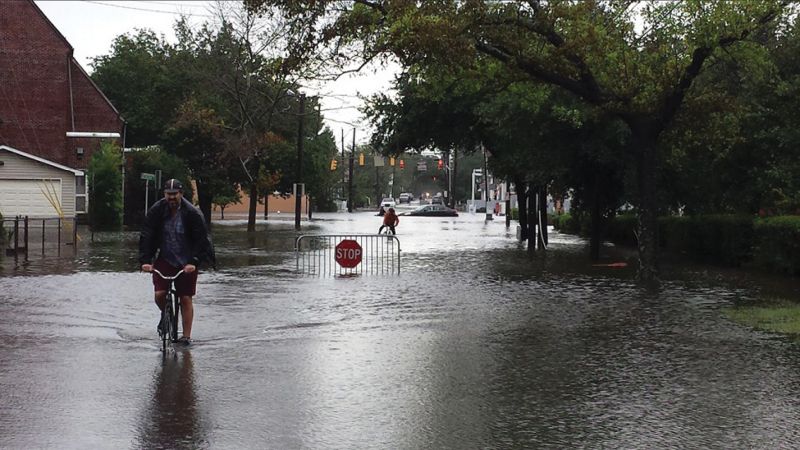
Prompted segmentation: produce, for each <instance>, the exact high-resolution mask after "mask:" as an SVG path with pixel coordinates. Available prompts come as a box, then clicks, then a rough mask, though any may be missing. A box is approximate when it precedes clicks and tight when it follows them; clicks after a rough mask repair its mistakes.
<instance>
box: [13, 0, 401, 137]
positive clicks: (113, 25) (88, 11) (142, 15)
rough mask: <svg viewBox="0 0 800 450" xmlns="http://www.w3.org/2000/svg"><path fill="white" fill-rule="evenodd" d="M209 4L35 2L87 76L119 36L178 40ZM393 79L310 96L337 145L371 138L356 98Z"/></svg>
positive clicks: (383, 76)
mask: <svg viewBox="0 0 800 450" xmlns="http://www.w3.org/2000/svg"><path fill="white" fill-rule="evenodd" d="M0 2H2V0H0ZM208 3H209V2H206V1H199V0H195V1H170V0H140V1H134V0H126V1H116V0H86V1H64V0H36V4H37V5H38V6H39V8H41V10H42V11H43V12H44V13H45V14H46V15H47V17H48V18H49V19H50V21H51V22H53V24H54V25H55V26H56V28H58V30H59V31H60V32H61V34H63V35H64V37H66V38H67V40H68V41H69V43H70V44H71V45H72V47H73V48H74V50H75V53H74V55H75V59H77V60H78V62H79V63H81V64H82V65H83V67H84V68H85V69H86V71H87V72H91V67H90V66H89V62H90V61H91V60H92V58H93V57H95V56H99V55H105V54H108V53H109V52H110V49H111V43H112V41H113V40H114V38H115V37H117V36H118V35H120V34H126V33H131V32H133V31H134V30H135V29H141V28H149V29H151V30H153V31H155V32H156V33H159V34H163V35H164V36H165V37H166V38H167V40H168V41H171V42H174V39H175V35H174V33H173V31H172V25H173V24H174V22H175V20H176V19H177V18H178V16H179V15H180V14H184V15H187V16H188V17H189V18H190V21H191V23H193V24H199V23H202V22H203V21H205V20H210V19H211V13H210V11H209V5H208ZM392 76H393V75H392V71H389V70H380V71H377V72H376V71H367V72H365V73H363V74H361V75H359V76H350V77H347V78H342V79H339V80H338V81H336V82H334V83H328V84H326V85H324V86H322V87H321V89H320V91H309V92H308V93H309V94H310V95H312V94H321V95H322V96H323V97H322V108H323V115H324V116H325V118H326V123H327V124H328V126H329V127H330V128H331V129H332V130H333V131H334V134H335V135H336V138H337V142H338V141H339V140H340V139H341V130H342V129H345V136H346V141H347V142H352V129H353V125H356V129H357V131H356V140H357V141H358V142H365V141H366V140H367V138H368V135H367V134H368V130H367V129H366V128H365V125H364V123H363V120H362V118H361V115H360V113H359V112H358V110H357V107H358V106H359V105H360V104H361V102H360V101H359V100H358V99H357V98H356V97H357V95H358V94H362V95H368V94H372V93H375V92H379V91H386V90H387V89H388V88H389V86H390V82H391V79H392Z"/></svg>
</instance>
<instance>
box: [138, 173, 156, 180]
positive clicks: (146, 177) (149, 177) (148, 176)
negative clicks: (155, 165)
mask: <svg viewBox="0 0 800 450" xmlns="http://www.w3.org/2000/svg"><path fill="white" fill-rule="evenodd" d="M141 178H142V179H143V180H146V181H156V174H154V173H142V176H141Z"/></svg>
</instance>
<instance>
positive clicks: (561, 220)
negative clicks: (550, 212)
mask: <svg viewBox="0 0 800 450" xmlns="http://www.w3.org/2000/svg"><path fill="white" fill-rule="evenodd" d="M552 220H553V228H555V229H556V230H558V231H560V232H561V233H568V234H579V233H580V230H581V221H580V220H579V219H578V218H577V217H574V216H573V215H572V214H569V213H566V214H561V215H559V216H553V219H552Z"/></svg>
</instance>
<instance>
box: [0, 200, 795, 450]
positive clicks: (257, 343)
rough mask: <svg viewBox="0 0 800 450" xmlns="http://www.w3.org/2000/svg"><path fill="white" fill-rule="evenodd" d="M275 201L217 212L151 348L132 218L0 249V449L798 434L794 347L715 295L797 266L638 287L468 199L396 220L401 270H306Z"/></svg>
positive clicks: (364, 226)
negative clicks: (187, 293) (487, 216)
mask: <svg viewBox="0 0 800 450" xmlns="http://www.w3.org/2000/svg"><path fill="white" fill-rule="evenodd" d="M285 216H286V215H284V216H283V217H279V216H273V218H272V219H271V220H270V221H268V222H266V223H265V222H263V221H261V222H260V223H259V225H258V231H257V232H256V233H250V234H248V233H246V232H244V231H243V230H244V223H243V222H242V221H227V222H224V223H222V222H217V223H215V225H214V230H213V232H214V238H215V243H216V246H217V253H218V258H219V267H218V270H217V271H210V272H204V273H202V274H201V276H200V281H199V286H198V295H197V297H196V300H195V305H196V306H195V325H194V333H193V334H194V339H195V343H194V345H192V346H191V347H190V348H188V349H179V350H177V351H175V352H172V353H170V354H168V355H167V357H166V358H165V357H163V356H162V353H161V351H160V346H159V342H158V340H157V336H156V330H155V328H156V323H157V314H156V310H155V306H154V305H153V304H152V298H151V291H152V287H151V284H150V281H149V278H148V276H147V275H145V274H142V273H138V272H136V271H135V268H136V266H137V264H136V250H135V248H136V240H137V234H136V233H117V234H96V235H95V236H94V242H91V241H90V239H89V235H87V234H86V233H85V232H83V233H82V238H83V240H82V242H81V243H80V245H79V246H78V248H77V249H76V251H75V254H74V255H73V254H72V252H69V251H65V252H63V253H62V256H61V257H56V256H53V255H47V256H45V257H41V256H39V255H32V256H31V258H30V260H29V261H28V262H27V263H25V264H22V263H21V262H17V263H15V262H14V261H13V259H11V258H5V259H3V260H0V405H2V407H0V448H14V449H17V448H18V449H31V448H91V447H94V448H292V449H294V448H315V449H316V448H326V449H327V448H342V449H353V448H359V449H363V448H375V449H419V448H430V449H440V448H454V449H466V448H542V447H544V448H675V447H684V448H685V447H691V448H697V447H702V448H776V447H778V448H787V447H796V446H797V445H798V444H797V442H798V441H799V440H800V431H798V430H799V429H800V428H798V427H797V424H798V419H800V356H799V355H800V352H798V346H797V344H795V343H793V342H792V341H790V340H788V339H785V338H781V337H778V336H774V335H769V334H764V333H759V332H756V331H753V330H750V329H747V328H745V327H742V326H739V325H737V324H734V323H732V322H730V321H729V320H727V319H725V318H724V317H723V315H722V314H721V312H720V310H721V309H722V308H723V307H726V306H730V305H732V304H735V303H737V302H750V301H756V300H758V299H759V298H763V297H765V296H767V297H774V296H785V297H791V296H796V294H797V292H798V287H797V284H796V282H794V281H792V280H782V279H776V278H770V277H767V276H760V275H753V274H747V273H744V272H737V271H725V270H717V269H710V268H707V267H702V266H696V267H692V266H686V265H681V266H679V267H667V268H666V270H665V279H666V280H665V282H664V285H663V287H662V288H661V289H660V290H659V291H658V292H652V291H646V290H643V289H640V288H639V287H637V285H636V284H635V283H634V282H633V272H632V270H633V269H632V268H627V269H610V268H603V267H593V266H592V265H591V264H590V263H589V262H588V261H587V260H586V246H585V242H583V241H582V240H579V239H576V238H574V237H571V236H565V235H559V234H553V235H551V243H550V249H549V250H548V252H547V254H546V255H542V254H537V255H534V256H533V257H532V258H530V257H529V256H528V255H527V254H526V252H525V251H524V250H521V249H520V247H519V245H518V244H517V243H516V241H515V239H514V234H515V231H514V229H513V228H512V229H511V230H507V229H506V228H505V223H504V220H502V219H501V220H495V221H492V222H488V223H485V222H484V220H483V215H481V214H478V215H469V214H463V215H462V216H460V217H457V218H422V217H401V224H400V226H399V227H398V237H399V239H400V243H401V247H402V272H401V274H400V275H382V276H374V275H373V276H361V277H347V278H344V277H340V278H332V277H307V276H302V275H299V274H297V273H295V270H294V269H295V264H294V261H295V260H294V253H293V244H294V239H295V237H296V236H297V234H296V233H295V231H294V229H293V222H292V221H291V218H289V217H285ZM287 219H288V220H287ZM315 219H316V220H314V221H313V222H311V223H309V222H305V221H304V223H303V227H304V228H303V233H312V234H316V233H371V232H374V231H377V227H378V226H379V224H380V219H379V218H377V217H375V216H373V215H372V213H354V214H317V215H315ZM605 251H606V254H608V255H609V257H610V258H611V259H609V261H618V260H621V259H624V258H627V257H630V256H631V255H630V253H625V252H621V251H618V250H616V249H613V248H606V249H605Z"/></svg>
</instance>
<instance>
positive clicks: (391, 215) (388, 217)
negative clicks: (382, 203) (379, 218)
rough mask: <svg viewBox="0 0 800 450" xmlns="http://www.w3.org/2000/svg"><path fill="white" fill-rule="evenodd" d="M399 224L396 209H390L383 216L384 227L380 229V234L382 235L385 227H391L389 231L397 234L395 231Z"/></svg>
mask: <svg viewBox="0 0 800 450" xmlns="http://www.w3.org/2000/svg"><path fill="white" fill-rule="evenodd" d="M399 223H400V218H399V217H397V214H396V213H395V212H394V208H389V210H388V211H386V214H384V215H383V225H381V227H380V228H378V234H381V232H382V231H383V228H384V227H389V229H390V230H392V234H397V233H396V232H395V231H394V227H396V226H397V225H398V224H399Z"/></svg>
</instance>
